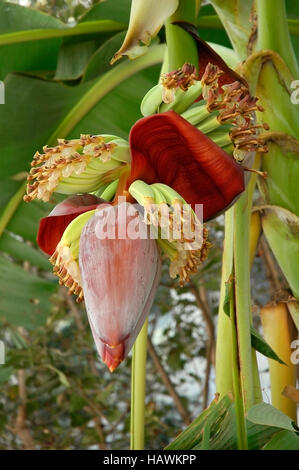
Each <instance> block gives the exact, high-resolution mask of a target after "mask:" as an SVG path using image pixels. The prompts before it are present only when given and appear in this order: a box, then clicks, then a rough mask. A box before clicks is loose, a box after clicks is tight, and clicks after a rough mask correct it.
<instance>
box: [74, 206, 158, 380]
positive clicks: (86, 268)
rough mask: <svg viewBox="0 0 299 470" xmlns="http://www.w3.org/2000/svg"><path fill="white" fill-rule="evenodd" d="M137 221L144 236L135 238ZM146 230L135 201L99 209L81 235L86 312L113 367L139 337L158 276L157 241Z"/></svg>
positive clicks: (80, 262) (106, 358) (99, 349)
mask: <svg viewBox="0 0 299 470" xmlns="http://www.w3.org/2000/svg"><path fill="white" fill-rule="evenodd" d="M132 209H133V211H132ZM136 225H138V226H139V227H141V232H142V234H143V235H141V238H135V239H134V233H135V234H136V232H135V231H134V226H136ZM104 229H105V233H104V232H103V230H104ZM130 230H131V232H130ZM147 230H148V229H147V227H146V225H145V224H144V222H143V219H142V216H141V215H140V214H139V212H138V211H137V210H136V209H134V206H133V205H131V204H127V203H122V204H120V205H118V206H110V207H108V208H107V207H106V208H105V209H103V210H100V211H99V212H98V213H96V215H94V216H93V217H92V218H91V219H90V220H89V221H88V222H87V224H86V225H85V227H84V229H83V231H82V235H81V238H80V249H79V265H80V272H81V277H82V286H83V291H84V298H85V304H86V309H87V314H88V318H89V322H90V326H91V330H92V333H93V336H94V340H95V343H96V346H97V349H98V352H99V354H100V355H101V357H102V359H103V361H104V362H105V363H106V364H107V366H108V367H109V369H110V371H111V372H112V371H113V370H115V369H116V367H117V366H118V365H119V363H120V362H121V361H122V360H123V359H124V358H125V357H126V356H127V354H128V352H129V351H130V349H131V347H132V345H133V343H134V342H135V339H136V337H137V335H138V333H139V331H140V329H141V327H142V325H143V323H144V321H145V318H146V316H147V315H148V313H149V311H150V308H151V305H152V302H153V299H154V295H155V292H156V288H157V286H158V282H159V279H160V264H161V263H160V256H159V252H158V248H157V244H156V242H155V240H152V239H150V237H149V236H148V233H147ZM113 234H114V235H115V238H113ZM132 234H133V238H132Z"/></svg>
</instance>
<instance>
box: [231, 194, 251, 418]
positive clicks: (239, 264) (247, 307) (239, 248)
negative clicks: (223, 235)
mask: <svg viewBox="0 0 299 470" xmlns="http://www.w3.org/2000/svg"><path fill="white" fill-rule="evenodd" d="M250 210H251V204H250V203H249V200H248V191H245V193H243V194H242V196H241V197H240V199H239V200H238V202H237V203H236V204H235V206H234V223H235V230H234V268H235V295H236V297H235V301H236V324H237V336H238V351H239V363H240V379H241V386H242V397H243V404H244V409H245V411H246V412H247V411H248V409H249V408H250V407H251V406H253V405H254V403H255V398H254V379H253V365H252V350H251V334H250V325H251V301H250V262H249V224H250Z"/></svg>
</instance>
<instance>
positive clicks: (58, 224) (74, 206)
mask: <svg viewBox="0 0 299 470" xmlns="http://www.w3.org/2000/svg"><path fill="white" fill-rule="evenodd" d="M102 202H103V199H100V198H98V197H96V196H94V195H92V194H82V195H75V196H71V197H68V198H67V199H65V201H63V202H61V203H60V204H57V206H55V207H54V209H53V210H52V212H50V214H49V215H48V216H47V217H44V218H43V219H41V220H40V223H39V229H38V234H37V243H38V245H39V247H40V248H41V249H42V250H43V251H44V252H45V253H47V254H48V255H50V256H51V255H52V254H53V253H54V251H55V249H56V246H57V244H58V243H59V242H60V239H61V237H62V235H63V232H64V231H65V229H66V227H67V226H68V225H69V223H70V222H71V221H72V220H74V219H75V218H76V217H77V216H78V215H80V214H83V213H84V212H87V211H90V210H92V209H95V208H96V207H97V206H98V205H99V204H101V203H102Z"/></svg>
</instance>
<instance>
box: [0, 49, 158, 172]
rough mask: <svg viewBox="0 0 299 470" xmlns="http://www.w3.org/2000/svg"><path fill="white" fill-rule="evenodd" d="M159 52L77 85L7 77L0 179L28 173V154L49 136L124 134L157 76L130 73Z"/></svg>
mask: <svg viewBox="0 0 299 470" xmlns="http://www.w3.org/2000/svg"><path fill="white" fill-rule="evenodd" d="M160 47H161V49H160ZM162 56H163V46H154V47H152V48H151V49H150V52H149V53H148V54H147V55H146V56H143V57H141V58H140V59H137V60H136V61H134V62H132V63H129V62H128V61H124V62H123V63H121V64H120V65H118V66H117V67H115V68H113V69H112V70H111V71H109V72H108V73H107V74H105V75H104V76H101V77H100V78H99V79H97V80H94V81H93V82H91V81H89V82H88V83H84V84H82V85H78V86H76V87H68V86H65V85H62V84H60V83H55V82H51V81H45V80H40V79H35V78H32V77H29V76H23V75H10V76H9V77H8V78H7V80H6V82H5V83H6V104H5V107H3V110H2V112H1V115H0V135H1V137H2V142H3V145H2V146H1V155H2V156H3V155H5V158H1V160H0V173H1V177H2V178H3V179H4V178H10V177H12V176H13V175H15V174H17V173H19V172H21V171H27V170H28V169H29V162H30V160H31V159H32V155H33V154H34V153H35V151H36V150H37V149H39V150H41V148H42V146H43V145H44V144H46V143H48V142H49V140H50V139H51V138H53V135H55V137H67V136H68V137H73V136H76V137H78V136H79V134H80V133H95V134H99V133H112V134H116V135H119V136H122V137H127V135H128V132H129V130H130V127H131V126H132V124H133V123H134V122H135V121H136V120H137V119H138V118H139V117H141V114H140V110H139V106H140V101H141V99H142V97H143V95H144V94H145V93H146V91H148V89H149V88H150V87H151V86H152V85H153V83H154V82H155V81H156V80H157V76H158V69H157V68H153V69H149V70H146V71H143V72H140V73H139V74H134V73H136V72H138V71H140V70H142V69H144V68H146V67H147V66H150V65H153V64H155V63H159V62H160V61H161V60H162ZM132 75H133V76H132ZM124 80H126V81H125V82H124ZM65 126H66V127H65ZM52 143H54V142H53V141H52Z"/></svg>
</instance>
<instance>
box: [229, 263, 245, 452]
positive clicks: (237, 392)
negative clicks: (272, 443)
mask: <svg viewBox="0 0 299 470" xmlns="http://www.w3.org/2000/svg"><path fill="white" fill-rule="evenodd" d="M233 277H234V271H232V276H231V279H230V280H229V282H230V283H231V288H230V299H229V301H230V303H229V305H230V309H229V312H230V316H229V318H230V325H231V340H232V342H231V347H232V380H233V390H234V399H235V411H236V425H237V443H238V450H247V449H248V439H247V430H246V422H245V415H244V406H243V400H242V390H241V383H240V376H239V367H240V363H239V352H238V338H237V324H236V312H235V282H234V279H233Z"/></svg>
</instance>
